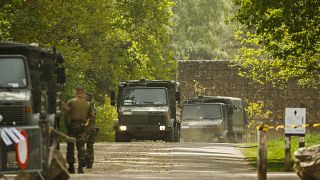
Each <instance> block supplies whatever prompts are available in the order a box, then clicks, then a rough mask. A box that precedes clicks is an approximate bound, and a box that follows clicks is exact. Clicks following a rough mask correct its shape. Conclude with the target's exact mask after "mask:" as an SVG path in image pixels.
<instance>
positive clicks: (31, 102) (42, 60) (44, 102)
mask: <svg viewBox="0 0 320 180" xmlns="http://www.w3.org/2000/svg"><path fill="white" fill-rule="evenodd" d="M64 83H65V74H64V67H63V56H62V55H61V54H58V53H57V52H56V50H55V49H52V50H48V49H42V48H40V47H37V46H33V45H28V44H22V43H16V42H0V114H1V116H2V118H1V119H2V121H1V122H0V125H1V126H3V125H38V122H39V120H40V119H41V118H48V119H49V120H50V124H51V125H52V126H57V122H56V119H57V117H58V116H59V115H60V104H59V103H57V101H59V98H60V90H61V87H62V85H63V84H64Z"/></svg>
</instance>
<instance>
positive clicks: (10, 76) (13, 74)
mask: <svg viewBox="0 0 320 180" xmlns="http://www.w3.org/2000/svg"><path fill="white" fill-rule="evenodd" d="M26 86H27V79H26V70H25V65H24V61H23V59H22V58H16V57H15V58H0V88H21V87H26Z"/></svg>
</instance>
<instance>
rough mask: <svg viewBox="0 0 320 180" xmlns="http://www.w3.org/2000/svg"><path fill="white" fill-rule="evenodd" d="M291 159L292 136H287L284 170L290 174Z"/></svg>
mask: <svg viewBox="0 0 320 180" xmlns="http://www.w3.org/2000/svg"><path fill="white" fill-rule="evenodd" d="M290 158H291V136H290V135H286V136H285V151H284V170H285V171H286V172H289V171H290V170H291V166H290Z"/></svg>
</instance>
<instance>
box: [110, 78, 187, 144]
mask: <svg viewBox="0 0 320 180" xmlns="http://www.w3.org/2000/svg"><path fill="white" fill-rule="evenodd" d="M179 102H180V91H179V83H178V82H176V81H165V80H146V79H142V80H131V81H123V82H120V84H119V91H118V97H117V112H118V119H117V120H116V121H115V125H114V130H115V141H116V142H128V141H131V140H132V139H136V140H164V141H166V142H178V141H179V140H180V126H181V123H180V120H179V119H177V116H176V105H177V103H179ZM111 104H112V105H116V101H115V92H112V93H111Z"/></svg>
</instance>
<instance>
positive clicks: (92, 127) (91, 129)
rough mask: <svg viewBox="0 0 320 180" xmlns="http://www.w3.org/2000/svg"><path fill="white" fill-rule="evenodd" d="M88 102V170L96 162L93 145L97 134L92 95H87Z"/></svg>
mask: <svg viewBox="0 0 320 180" xmlns="http://www.w3.org/2000/svg"><path fill="white" fill-rule="evenodd" d="M87 100H88V103H89V117H88V124H87V141H86V143H87V144H86V152H87V154H86V162H87V168H88V169H91V168H92V165H93V162H94V152H93V144H94V143H95V138H96V134H97V128H96V109H95V107H94V100H93V98H92V96H91V95H89V94H87Z"/></svg>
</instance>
